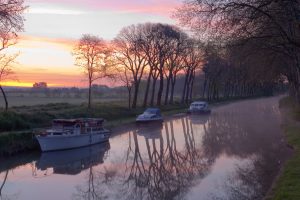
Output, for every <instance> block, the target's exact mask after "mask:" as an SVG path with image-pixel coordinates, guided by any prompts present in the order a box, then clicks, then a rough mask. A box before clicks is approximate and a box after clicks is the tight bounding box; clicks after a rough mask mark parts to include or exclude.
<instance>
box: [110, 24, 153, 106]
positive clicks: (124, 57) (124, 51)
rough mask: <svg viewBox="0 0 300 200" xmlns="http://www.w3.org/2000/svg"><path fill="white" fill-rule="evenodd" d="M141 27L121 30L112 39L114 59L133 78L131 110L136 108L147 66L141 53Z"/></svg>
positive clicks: (135, 26)
mask: <svg viewBox="0 0 300 200" xmlns="http://www.w3.org/2000/svg"><path fill="white" fill-rule="evenodd" d="M142 28H143V25H141V24H139V25H131V26H128V27H125V28H123V29H122V30H121V31H120V33H119V34H118V36H117V37H116V38H115V39H114V41H113V43H114V46H115V51H116V52H115V58H116V60H117V62H118V64H119V65H122V66H124V67H125V68H127V69H128V71H130V72H131V74H132V77H133V81H134V83H133V85H134V94H133V102H132V108H136V106H137V99H138V94H139V87H140V82H141V80H142V77H143V75H144V70H145V68H146V66H147V64H148V61H147V59H146V58H147V57H146V55H145V54H144V52H143V51H142V48H141V41H142V40H143V39H142V37H143V35H142Z"/></svg>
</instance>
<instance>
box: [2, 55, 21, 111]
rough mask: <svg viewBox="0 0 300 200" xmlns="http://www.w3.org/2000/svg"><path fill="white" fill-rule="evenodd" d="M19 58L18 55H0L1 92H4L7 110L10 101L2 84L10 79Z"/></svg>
mask: <svg viewBox="0 0 300 200" xmlns="http://www.w3.org/2000/svg"><path fill="white" fill-rule="evenodd" d="M17 56H18V54H15V55H7V54H0V90H1V92H2V95H3V98H4V101H5V110H6V111H7V109H8V101H7V97H6V94H5V92H4V90H3V87H2V85H1V82H2V81H4V80H6V79H7V78H10V77H11V75H12V74H13V73H14V72H13V67H14V65H15V59H16V57H17Z"/></svg>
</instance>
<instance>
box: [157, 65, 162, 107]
mask: <svg viewBox="0 0 300 200" xmlns="http://www.w3.org/2000/svg"><path fill="white" fill-rule="evenodd" d="M159 76H160V78H159V89H158V93H157V101H156V105H157V106H160V105H161V97H162V94H163V89H164V72H163V71H162V69H161V70H160V72H159Z"/></svg>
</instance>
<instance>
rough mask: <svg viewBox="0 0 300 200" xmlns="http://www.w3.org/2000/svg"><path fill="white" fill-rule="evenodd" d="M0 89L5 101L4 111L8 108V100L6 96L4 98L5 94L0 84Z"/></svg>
mask: <svg viewBox="0 0 300 200" xmlns="http://www.w3.org/2000/svg"><path fill="white" fill-rule="evenodd" d="M0 89H1V92H2V94H3V98H4V101H5V111H7V109H8V101H7V98H6V94H5V92H4V90H3V88H2V85H0Z"/></svg>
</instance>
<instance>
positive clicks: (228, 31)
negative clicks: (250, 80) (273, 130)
mask: <svg viewBox="0 0 300 200" xmlns="http://www.w3.org/2000/svg"><path fill="white" fill-rule="evenodd" d="M299 11H300V4H299V1H295V0H286V1H277V0H253V1H242V0H214V1H212V0H207V1H206V0H197V1H196V0H188V1H186V2H185V3H184V5H183V7H181V8H180V9H179V11H178V13H177V14H176V15H177V17H178V18H179V19H180V21H181V22H182V24H185V25H188V26H189V27H190V28H192V30H193V31H195V33H197V34H198V35H199V36H200V37H202V38H204V39H206V40H207V41H214V42H215V41H219V42H220V41H222V43H223V45H222V46H223V47H224V46H226V45H232V44H234V45H235V46H237V45H238V46H240V47H242V48H243V47H245V46H248V47H251V48H252V52H251V53H252V54H253V53H256V55H257V56H256V58H255V59H256V60H257V59H258V60H264V61H266V60H265V58H264V56H265V54H267V55H268V57H269V55H270V54H271V55H272V56H271V57H273V58H275V59H276V58H278V57H281V58H282V57H283V58H284V59H285V60H288V61H286V63H285V64H284V65H281V66H278V65H277V63H276V62H274V60H272V59H268V60H267V63H265V64H266V65H268V66H269V67H270V70H269V71H271V70H272V74H273V73H277V72H278V71H281V74H282V75H284V76H286V77H287V78H288V80H289V84H290V88H291V95H292V96H293V97H295V99H296V100H297V101H298V102H300V81H299V80H300V78H299V77H300V62H299V51H300V42H299V41H300V40H299V36H300V29H299ZM253 44H260V45H259V47H258V45H256V46H255V45H254V46H255V47H254V48H253ZM249 45H250V46H249ZM248 50H250V48H248ZM258 52H259V53H258ZM262 52H264V53H262ZM276 60H277V59H276ZM254 61H255V60H254ZM279 62H280V63H282V61H280V60H279ZM274 66H277V67H279V69H278V68H277V67H274ZM243 70H246V68H244V69H243ZM257 71H261V70H260V69H257ZM242 89H243V90H244V88H242ZM246 89H247V88H246Z"/></svg>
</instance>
